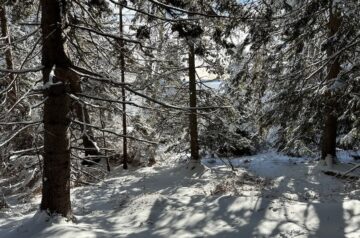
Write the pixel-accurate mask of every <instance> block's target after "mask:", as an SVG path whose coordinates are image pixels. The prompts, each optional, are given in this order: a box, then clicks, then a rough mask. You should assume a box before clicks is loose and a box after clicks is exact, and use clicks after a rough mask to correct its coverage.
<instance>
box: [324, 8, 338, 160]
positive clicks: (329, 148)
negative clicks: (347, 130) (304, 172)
mask: <svg viewBox="0 0 360 238" xmlns="http://www.w3.org/2000/svg"><path fill="white" fill-rule="evenodd" d="M340 25H341V15H340V13H339V12H338V11H337V10H335V9H333V6H330V18H329V23H328V29H329V35H328V37H329V38H330V37H333V36H334V35H335V34H336V33H337V32H338V30H339V28H340ZM335 52H336V48H335V46H334V45H330V46H329V48H328V49H327V56H328V57H331V56H332V55H333V54H334V53H335ZM340 64H341V63H340V60H339V58H338V57H337V58H336V59H335V60H334V61H333V62H332V64H330V66H329V67H328V74H327V78H326V79H327V81H330V80H333V79H335V78H337V77H338V75H339V73H340V70H341V66H340ZM325 97H326V98H325V100H326V105H325V110H324V112H325V118H324V128H323V133H322V140H321V141H322V142H321V159H323V160H324V159H325V158H326V156H327V155H331V156H332V158H336V135H337V120H338V116H337V100H336V95H334V93H332V92H331V91H329V92H327V93H326V95H325Z"/></svg>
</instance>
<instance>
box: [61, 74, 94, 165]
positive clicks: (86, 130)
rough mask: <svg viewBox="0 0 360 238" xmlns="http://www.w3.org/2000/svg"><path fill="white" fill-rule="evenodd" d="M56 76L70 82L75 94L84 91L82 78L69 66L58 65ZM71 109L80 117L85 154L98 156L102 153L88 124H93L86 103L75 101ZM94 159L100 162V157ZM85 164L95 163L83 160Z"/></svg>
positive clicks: (71, 89)
mask: <svg viewBox="0 0 360 238" xmlns="http://www.w3.org/2000/svg"><path fill="white" fill-rule="evenodd" d="M55 75H56V77H57V78H58V79H59V80H61V81H63V82H69V86H70V91H71V93H73V94H77V93H82V89H81V84H80V78H79V76H78V75H77V74H76V73H75V72H74V71H73V70H71V69H69V68H60V67H57V68H56V70H55ZM71 109H72V110H74V111H75V114H76V117H77V118H78V119H79V121H80V122H82V123H83V124H80V128H81V131H82V133H83V136H82V140H83V146H84V148H85V156H96V155H100V151H99V150H98V148H97V146H96V145H95V137H94V134H93V131H92V129H91V127H89V126H87V125H86V124H88V125H89V124H91V121H90V116H89V112H88V110H87V108H86V105H84V104H82V103H81V102H78V101H73V102H72V106H71ZM91 160H92V161H94V162H96V163H98V162H99V161H100V159H91ZM82 164H83V165H93V164H94V163H93V162H91V161H90V160H89V161H85V160H84V161H83V162H82Z"/></svg>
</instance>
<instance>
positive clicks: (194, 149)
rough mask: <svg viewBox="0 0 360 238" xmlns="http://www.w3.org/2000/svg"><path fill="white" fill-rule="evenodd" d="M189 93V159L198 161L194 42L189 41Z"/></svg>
mask: <svg viewBox="0 0 360 238" xmlns="http://www.w3.org/2000/svg"><path fill="white" fill-rule="evenodd" d="M189 92H190V107H192V108H193V109H191V111H190V115H189V131H190V149H191V159H192V160H194V161H197V160H199V158H200V157H199V142H198V124H197V110H196V70H195V49H194V42H192V40H190V41H189Z"/></svg>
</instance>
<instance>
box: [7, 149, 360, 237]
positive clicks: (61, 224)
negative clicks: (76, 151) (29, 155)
mask: <svg viewBox="0 0 360 238" xmlns="http://www.w3.org/2000/svg"><path fill="white" fill-rule="evenodd" d="M233 163H234V164H236V165H237V167H238V168H237V171H235V172H232V171H231V170H230V169H229V167H228V166H225V165H224V163H223V162H221V160H219V159H206V160H203V165H204V168H205V169H204V170H190V169H187V168H186V165H185V164H182V163H177V164H174V162H173V161H172V160H171V161H163V162H159V163H158V164H157V165H156V166H154V167H147V168H140V169H137V170H130V171H123V170H122V169H120V168H117V169H115V170H114V171H112V173H111V174H110V176H109V177H108V178H107V179H106V180H104V181H103V182H101V183H99V184H97V185H96V186H88V187H78V188H74V189H73V190H72V206H73V211H74V215H75V217H76V222H68V221H66V220H64V219H62V218H58V217H55V218H49V217H48V216H47V215H46V214H44V213H38V212H36V211H34V209H30V210H21V209H23V208H22V207H21V206H15V205H13V207H12V208H10V209H8V210H5V211H4V210H3V211H0V237H2V238H10V237H16V238H21V237H34V238H35V237H36V238H38V237H39V238H40V237H63V238H73V237H76V238H78V237H79V238H82V237H109V238H110V237H230V238H231V237H245V238H246V237H326V238H328V237H360V201H359V194H360V192H359V191H360V190H359V188H358V187H351V186H350V183H349V182H347V181H342V180H338V179H336V178H333V177H331V176H326V175H324V174H322V173H321V172H320V166H319V165H317V163H316V162H315V161H313V160H309V159H303V158H301V159H300V158H298V159H292V158H289V157H286V156H282V155H279V154H276V153H272V152H270V153H264V154H260V155H257V156H249V157H243V158H239V159H234V160H233ZM258 175H259V176H260V177H258ZM351 184H353V183H351ZM39 202H40V200H39V198H35V199H34V200H33V202H32V204H29V206H32V207H35V208H36V206H37V204H38V203H39ZM22 211H23V214H20V213H21V212H22Z"/></svg>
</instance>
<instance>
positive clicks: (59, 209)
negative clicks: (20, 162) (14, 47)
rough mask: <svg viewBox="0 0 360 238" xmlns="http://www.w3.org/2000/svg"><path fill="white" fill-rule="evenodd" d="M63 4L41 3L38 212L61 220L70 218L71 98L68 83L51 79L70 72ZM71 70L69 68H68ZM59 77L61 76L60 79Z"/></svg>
mask: <svg viewBox="0 0 360 238" xmlns="http://www.w3.org/2000/svg"><path fill="white" fill-rule="evenodd" d="M65 7H66V6H65V1H63V0H41V10H42V17H41V29H42V43H43V48H42V64H43V65H44V67H45V68H44V69H43V71H42V73H43V81H44V83H48V86H49V87H48V90H47V91H46V92H45V94H46V95H45V96H47V100H46V102H45V105H44V131H45V132H44V166H43V170H44V171H43V188H42V201H41V205H40V209H41V210H44V211H48V212H49V213H51V214H54V213H57V214H61V215H62V216H64V217H70V216H71V202H70V142H69V124H70V120H69V118H68V116H69V112H70V98H69V97H68V95H67V93H66V92H67V91H68V90H70V89H68V86H67V85H68V84H67V82H66V81H65V82H64V81H62V80H61V82H62V84H51V81H50V82H49V80H52V81H55V82H56V81H60V80H59V79H57V78H56V73H55V77H53V76H51V72H52V70H53V69H54V68H55V67H56V68H62V69H65V70H67V69H69V66H70V61H69V59H68V57H67V56H66V54H65V50H64V39H63V38H62V34H61V28H62V24H63V23H64V22H63V20H64V19H65V16H64V14H65ZM69 70H70V69H69ZM59 78H61V76H59Z"/></svg>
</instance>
